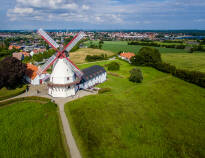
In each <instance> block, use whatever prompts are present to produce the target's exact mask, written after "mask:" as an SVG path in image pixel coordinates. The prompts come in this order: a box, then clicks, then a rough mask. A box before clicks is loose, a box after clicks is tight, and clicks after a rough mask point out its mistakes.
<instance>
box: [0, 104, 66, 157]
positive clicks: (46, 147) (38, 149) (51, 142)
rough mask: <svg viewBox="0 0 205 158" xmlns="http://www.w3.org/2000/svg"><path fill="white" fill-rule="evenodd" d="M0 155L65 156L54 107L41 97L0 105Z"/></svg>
mask: <svg viewBox="0 0 205 158" xmlns="http://www.w3.org/2000/svg"><path fill="white" fill-rule="evenodd" d="M0 133H1V134H0V157H2V158H4V157H5V158H9V157H16V158H18V157H19V158H28V157H29V158H32V157H59V158H63V157H66V155H65V152H64V148H63V145H62V138H61V134H60V130H59V119H58V116H57V107H56V105H55V104H54V103H51V102H45V101H24V102H15V103H12V104H10V105H5V106H3V107H0Z"/></svg>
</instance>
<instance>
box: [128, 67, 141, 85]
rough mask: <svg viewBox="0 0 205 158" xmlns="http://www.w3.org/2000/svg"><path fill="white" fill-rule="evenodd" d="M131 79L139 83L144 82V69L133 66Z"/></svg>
mask: <svg viewBox="0 0 205 158" xmlns="http://www.w3.org/2000/svg"><path fill="white" fill-rule="evenodd" d="M129 80H130V81H132V82H137V83H140V82H142V80H143V75H142V71H141V70H140V69H137V68H133V69H132V70H131V71H130V77H129Z"/></svg>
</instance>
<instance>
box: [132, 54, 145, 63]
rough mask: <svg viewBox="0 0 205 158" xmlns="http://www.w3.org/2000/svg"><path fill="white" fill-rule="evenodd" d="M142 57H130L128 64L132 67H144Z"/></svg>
mask: <svg viewBox="0 0 205 158" xmlns="http://www.w3.org/2000/svg"><path fill="white" fill-rule="evenodd" d="M144 60H145V59H144V56H141V55H138V54H137V55H135V56H133V57H131V59H130V62H131V64H132V65H136V66H140V65H144V62H145V61H144Z"/></svg>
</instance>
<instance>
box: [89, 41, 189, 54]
mask: <svg viewBox="0 0 205 158" xmlns="http://www.w3.org/2000/svg"><path fill="white" fill-rule="evenodd" d="M92 42H93V44H97V43H98V41H92ZM89 43H90V41H88V42H86V44H87V45H89ZM127 43H128V42H127V41H104V44H103V46H102V49H103V50H110V51H112V52H115V53H118V52H119V51H125V52H134V53H137V52H138V51H139V50H140V48H142V47H144V46H139V45H128V44H127ZM156 48H157V49H159V51H160V52H161V53H186V50H184V49H175V48H162V47H156Z"/></svg>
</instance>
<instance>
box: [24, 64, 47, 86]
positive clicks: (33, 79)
mask: <svg viewBox="0 0 205 158" xmlns="http://www.w3.org/2000/svg"><path fill="white" fill-rule="evenodd" d="M37 71H38V67H37V66H35V65H33V64H29V63H28V64H27V70H26V75H25V79H26V81H27V82H29V83H30V84H32V85H39V84H42V83H44V82H45V80H47V79H49V77H50V74H48V73H47V72H44V73H42V74H41V75H38V74H37Z"/></svg>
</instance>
